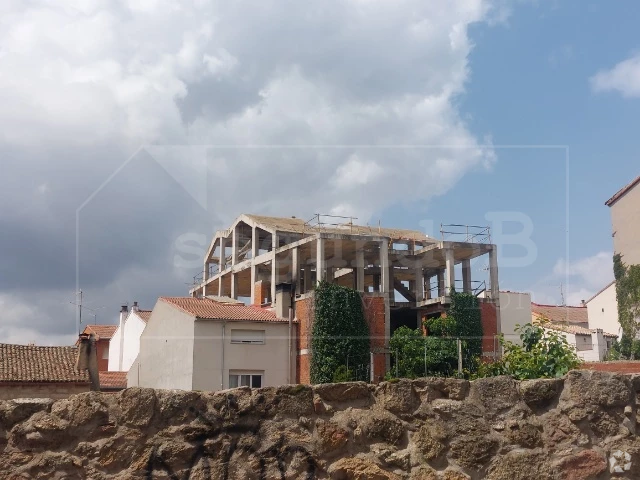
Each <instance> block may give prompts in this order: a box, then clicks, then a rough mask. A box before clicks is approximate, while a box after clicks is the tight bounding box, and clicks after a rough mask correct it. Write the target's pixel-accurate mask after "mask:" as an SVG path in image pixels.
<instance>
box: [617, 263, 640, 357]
mask: <svg viewBox="0 0 640 480" xmlns="http://www.w3.org/2000/svg"><path fill="white" fill-rule="evenodd" d="M613 274H614V276H615V279H616V299H617V301H618V320H619V322H620V326H621V327H622V332H623V340H624V338H625V337H626V338H627V340H626V342H627V345H624V346H621V347H622V350H621V351H622V352H627V353H628V355H629V356H628V357H627V358H638V357H637V355H636V354H635V352H634V350H635V349H634V348H633V347H632V345H631V344H633V343H636V342H635V341H632V340H631V339H635V338H636V336H637V334H638V318H640V265H625V264H624V262H623V261H622V257H621V256H620V255H619V254H616V255H614V256H613ZM627 347H628V348H627ZM623 355H624V353H623Z"/></svg>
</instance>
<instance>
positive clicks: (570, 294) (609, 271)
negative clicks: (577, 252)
mask: <svg viewBox="0 0 640 480" xmlns="http://www.w3.org/2000/svg"><path fill="white" fill-rule="evenodd" d="M612 280H613V253H611V252H598V253H596V254H595V255H593V256H590V257H585V258H581V259H578V260H575V261H573V262H569V263H567V261H566V260H565V259H563V258H561V259H559V260H558V261H557V262H556V264H555V265H554V267H553V270H552V272H551V273H550V274H549V275H547V276H545V277H544V278H543V279H541V280H539V281H538V282H537V283H536V284H535V285H534V286H533V287H532V288H531V290H532V296H533V300H534V301H535V302H538V303H547V304H558V305H559V304H560V303H561V302H562V296H564V301H565V303H566V304H567V305H580V302H581V301H582V300H587V299H589V298H590V297H591V296H593V295H594V294H595V293H596V292H597V291H599V290H600V289H601V288H602V287H604V286H605V285H607V284H608V283H610V282H611V281H612ZM561 291H562V295H561Z"/></svg>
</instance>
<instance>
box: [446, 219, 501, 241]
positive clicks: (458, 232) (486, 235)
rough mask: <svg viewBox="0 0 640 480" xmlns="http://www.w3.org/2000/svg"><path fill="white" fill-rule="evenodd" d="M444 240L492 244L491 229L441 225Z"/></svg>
mask: <svg viewBox="0 0 640 480" xmlns="http://www.w3.org/2000/svg"><path fill="white" fill-rule="evenodd" d="M440 235H441V236H442V240H448V241H454V242H465V243H487V244H488V243H491V227H489V226H480V225H459V224H455V223H451V224H442V223H441V224H440Z"/></svg>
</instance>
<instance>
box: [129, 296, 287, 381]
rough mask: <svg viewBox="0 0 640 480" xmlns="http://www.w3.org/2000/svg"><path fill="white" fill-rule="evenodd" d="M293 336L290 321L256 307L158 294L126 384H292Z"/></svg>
mask: <svg viewBox="0 0 640 480" xmlns="http://www.w3.org/2000/svg"><path fill="white" fill-rule="evenodd" d="M280 295H281V296H282V295H284V294H280ZM280 300H281V302H283V299H282V298H280ZM295 336H296V325H295V323H294V322H293V321H289V320H286V319H283V318H278V317H277V316H276V314H275V313H273V312H271V311H268V310H265V309H262V308H260V307H255V306H246V305H243V304H237V303H236V304H230V303H221V302H217V301H215V300H211V299H209V298H193V297H160V298H159V299H158V302H157V303H156V305H155V307H154V308H153V311H152V313H151V317H150V320H149V322H148V323H147V326H146V328H145V329H144V331H143V332H142V335H141V336H140V353H139V354H138V357H137V359H136V360H135V361H134V362H133V364H132V366H131V368H130V370H129V373H128V374H127V385H128V386H129V387H131V386H140V387H152V388H164V389H182V390H209V391H214V390H222V389H226V388H230V387H237V386H241V385H248V386H251V387H262V386H276V385H282V384H287V383H293V382H294V381H295V380H294V379H295V367H296V365H295V361H294V360H293V355H292V352H293V342H292V339H293V338H295Z"/></svg>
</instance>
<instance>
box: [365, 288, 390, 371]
mask: <svg viewBox="0 0 640 480" xmlns="http://www.w3.org/2000/svg"><path fill="white" fill-rule="evenodd" d="M384 302H385V299H384V297H381V296H380V297H378V296H375V297H374V296H370V295H363V297H362V305H363V307H364V317H365V319H366V320H367V325H368V326H369V335H370V336H371V351H372V352H374V355H373V378H374V379H375V381H376V382H377V381H380V380H382V379H383V378H384V375H385V373H386V371H387V360H386V355H385V354H384V353H375V352H377V351H381V349H383V348H384V347H385V344H386V342H385V340H386V338H385V303H384Z"/></svg>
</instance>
